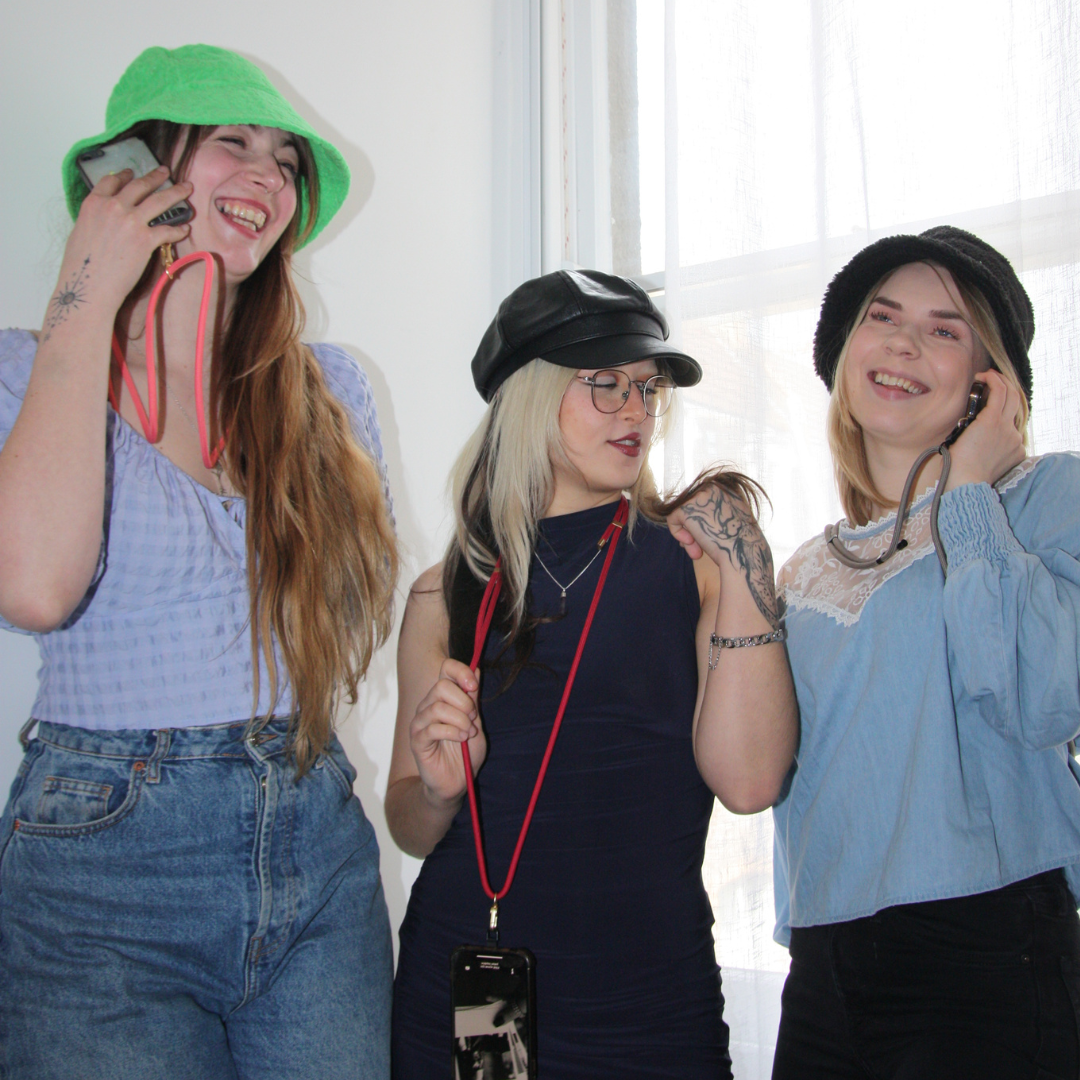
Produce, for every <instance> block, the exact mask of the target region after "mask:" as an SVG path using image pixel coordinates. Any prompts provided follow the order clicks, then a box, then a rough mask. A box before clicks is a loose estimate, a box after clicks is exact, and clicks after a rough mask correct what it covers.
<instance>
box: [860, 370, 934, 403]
mask: <svg viewBox="0 0 1080 1080" xmlns="http://www.w3.org/2000/svg"><path fill="white" fill-rule="evenodd" d="M870 379H871V381H872V382H873V383H874V384H875V385H876V386H884V387H888V388H889V389H890V390H903V391H904V393H905V394H910V395H911V396H912V397H914V396H916V395H918V394H925V393H926V392H927V390H928V389H929V387H926V386H924V385H923V384H922V383H920V382H913V381H912V380H911V379H905V378H904V377H903V376H902V375H890V374H889V373H888V372H887V371H872V372H870Z"/></svg>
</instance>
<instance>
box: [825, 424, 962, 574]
mask: <svg viewBox="0 0 1080 1080" xmlns="http://www.w3.org/2000/svg"><path fill="white" fill-rule="evenodd" d="M955 434H956V435H959V434H960V432H959V431H958V432H956V433H955ZM954 439H955V436H954V438H951V439H947V440H946V441H945V442H943V443H942V444H941V445H940V446H931V447H930V449H929V450H924V451H923V452H922V453H921V454H920V455H919V456H918V457H917V458H916V459H915V464H914V465H912V466H911V471H910V472H909V473H908V474H907V479H906V480H905V481H904V490H903V492H902V493H901V495H900V505H899V506H897V508H896V526H895V527H894V528H893V535H892V542H891V543H890V544H889V546H888V548H887V549H886V550H885V552H884V553H883V554H881V555H879V556H878V557H877V558H876V559H859V558H856V557H855V556H854V555H852V554H851V552H850V551H848V549H847V548H846V547H844V544H843V542H842V541H841V539H840V526H839V524H836V525H827V526H826V527H825V542H826V543H827V544H828V545H829V550H830V551H832V553H833V554H834V555H835V556H836V557H837V558H838V559H839V560H840V561H841V562H842V563H843V564H844V565H845V566H850V567H851V568H852V570H869V569H870V568H871V567H874V566H881V565H882V564H883V563H886V562H888V561H889V560H890V559H891V558H892V557H893V556H894V555H895V554H896V553H897V552H898V551H903V549H904V548H906V547H907V541H906V540H902V539H901V538H900V534H901V533H902V532H903V530H904V520H905V519H906V517H907V511H908V503H909V502H910V500H911V489H912V487H913V486H914V484H915V477H916V476H918V475H919V470H920V469H921V468H922V467H923V462H925V461H926V459H927V458H930V457H933V456H934V454H940V455H941V476H939V477H938V482H937V483H936V484H935V485H934V498H933V501H932V502H931V504H930V536H931V539H932V540H933V541H934V551H935V552H937V557H938V562H939V563H941V572H942V573H943V574H948V572H949V560H948V558H947V557H946V555H945V549H944V547H942V544H941V536H940V535H939V534H938V513H939V511H940V508H941V496H942V493H943V492H944V491H945V485H946V483H947V482H948V479H949V470H950V469H951V468H952V454H951V453H950V452H949V444H950V443H952V442H953V441H954Z"/></svg>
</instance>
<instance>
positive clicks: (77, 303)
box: [42, 255, 90, 341]
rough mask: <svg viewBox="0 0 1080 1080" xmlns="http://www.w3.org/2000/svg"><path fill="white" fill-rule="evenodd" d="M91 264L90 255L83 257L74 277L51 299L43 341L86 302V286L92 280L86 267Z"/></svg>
mask: <svg viewBox="0 0 1080 1080" xmlns="http://www.w3.org/2000/svg"><path fill="white" fill-rule="evenodd" d="M89 265H90V256H89V255H87V256H86V258H85V259H83V262H82V266H80V267H79V269H78V271H77V272H76V273H75V276H74V277H70V278H68V280H67V281H66V282H65V283H64V284H63V285H61V286H60V288H59V289H57V290H56V294H55V295H54V296H53V298H52V299H51V300H50V301H49V310H48V314H47V315H46V316H45V334H44V336H43V337H42V341H48V340H49V338H50V337H51V336H52V332H53V330H55V329H56V327H58V326H59V325H60V324H61V323H62V322H65V321H66V320H67V317H68V316H69V315H70V314H71V313H72V312H73V311H76V310H78V308H80V307H81V306H82V305H83V304H85V303H86V286H87V283H88V282H89V281H90V272H89V271H88V270H87V269H86V268H87V267H88V266H89Z"/></svg>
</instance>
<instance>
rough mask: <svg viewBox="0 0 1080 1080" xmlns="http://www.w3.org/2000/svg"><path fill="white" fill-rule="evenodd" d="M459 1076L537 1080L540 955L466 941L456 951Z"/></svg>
mask: <svg viewBox="0 0 1080 1080" xmlns="http://www.w3.org/2000/svg"><path fill="white" fill-rule="evenodd" d="M450 1004H451V1008H452V1010H453V1017H452V1019H453V1032H454V1039H453V1050H452V1053H453V1077H454V1080H488V1078H489V1077H499V1078H505V1080H535V1077H536V1075H537V1073H536V960H535V959H534V958H533V954H532V953H531V952H529V950H528V949H499V948H490V947H485V946H473V945H462V946H460V947H459V948H457V949H455V950H454V951H453V953H452V954H451V956H450Z"/></svg>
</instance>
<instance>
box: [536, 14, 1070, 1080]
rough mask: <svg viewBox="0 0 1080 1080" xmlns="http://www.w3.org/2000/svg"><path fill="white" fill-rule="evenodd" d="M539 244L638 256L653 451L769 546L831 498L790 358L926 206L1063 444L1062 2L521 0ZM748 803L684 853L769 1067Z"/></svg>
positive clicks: (768, 915)
mask: <svg viewBox="0 0 1080 1080" xmlns="http://www.w3.org/2000/svg"><path fill="white" fill-rule="evenodd" d="M542 41H543V80H542V94H543V144H542V161H543V169H544V184H543V223H544V224H543V232H544V240H543V256H544V269H545V270H550V269H554V268H556V267H558V266H573V265H576V266H590V265H591V266H595V267H597V268H599V269H608V270H614V271H615V272H616V273H623V274H629V275H632V276H635V277H637V278H638V279H639V280H641V281H642V282H643V283H644V284H646V286H647V287H649V288H650V289H651V290H652V291H654V293H655V295H656V298H657V300H658V302H659V303H660V304H661V305H662V306H664V307H665V308H666V311H667V315H668V319H669V321H670V323H671V331H672V337H673V338H674V339H675V341H677V342H679V343H680V344H681V347H682V348H684V349H686V350H688V351H689V352H691V353H692V354H693V355H695V356H696V357H697V358H698V359H699V360H700V361H701V363H702V365H703V366H704V368H705V378H704V380H703V381H702V383H701V384H700V386H699V387H696V388H694V389H692V390H689V391H685V392H683V394H682V406H683V408H682V420H681V424H680V427H679V429H678V430H677V431H676V432H675V433H674V435H673V438H672V439H671V440H669V443H668V446H667V448H666V452H665V455H664V461H663V463H662V466H661V468H662V470H663V476H664V480H665V483H666V484H667V485H669V486H671V485H675V484H677V483H678V482H679V480H680V479H685V478H689V477H690V476H692V475H693V474H694V473H695V472H696V471H697V470H698V469H699V468H701V467H702V466H704V465H707V464H710V463H712V462H715V461H720V460H722V461H731V462H734V463H735V464H736V465H738V466H739V467H740V468H743V469H745V470H747V471H748V472H750V473H751V475H753V476H755V477H757V478H758V479H760V480H761V481H762V483H763V484H764V485H765V487H766V489H767V491H768V492H769V495H770V497H771V498H772V502H773V510H772V513H771V516H769V517H768V519H767V528H766V531H767V533H768V536H769V539H770V542H771V544H772V548H773V554H774V556H775V558H776V562H777V565H778V566H779V565H780V563H782V562H783V561H784V560H785V559H786V558H787V557H788V556H789V555H790V554H791V552H792V551H793V550H794V549H795V547H797V546H798V544H800V543H801V542H802V541H803V540H805V539H806V538H807V537H809V536H810V535H812V534H813V533H815V532H817V531H818V530H820V529H821V528H822V527H823V526H824V525H825V524H826V523H827V522H829V521H832V520H835V519H836V518H838V517H839V516H840V510H839V507H838V504H837V500H836V497H835V493H834V490H833V484H832V473H831V465H830V461H829V456H828V452H827V448H826V444H825V437H824V429H825V423H824V421H825V408H826V401H827V399H826V394H825V390H824V388H823V387H822V386H821V384H820V383H819V382H818V380H817V378H816V376H815V375H814V373H813V368H812V365H811V339H812V335H813V329H814V325H815V321H816V317H817V311H818V307H819V304H820V301H821V296H822V293H823V291H824V288H825V285H826V284H827V283H828V281H829V279H830V277H831V276H832V274H834V273H835V272H836V270H837V269H839V267H840V266H842V265H843V264H844V262H846V261H847V259H848V258H849V257H850V256H851V255H852V254H854V253H855V252H856V251H857V250H859V249H860V248H862V247H863V246H865V245H866V244H867V243H869V242H870V241H872V240H874V239H876V238H878V237H880V236H886V235H889V234H892V233H897V232H918V231H921V230H922V229H925V228H928V227H929V226H931V225H935V224H940V223H950V224H954V225H958V226H961V227H963V228H967V229H969V230H971V231H973V232H975V233H977V234H979V235H980V236H982V237H983V238H985V239H986V240H988V241H989V242H990V243H992V244H994V245H995V246H996V247H998V248H999V249H1000V250H1001V251H1003V252H1004V253H1005V254H1006V255H1007V256H1008V257H1009V258H1010V259H1011V260H1012V262H1013V265H1014V266H1015V267H1016V268H1017V270H1018V272H1019V273H1020V276H1021V278H1022V280H1023V282H1024V285H1025V287H1026V288H1027V290H1028V292H1029V293H1030V294H1031V298H1032V301H1033V303H1034V306H1035V312H1036V327H1037V329H1036V335H1035V345H1034V349H1033V352H1032V360H1033V368H1034V380H1035V392H1034V411H1033V417H1032V424H1031V445H1032V450H1033V452H1035V453H1045V452H1047V451H1050V450H1057V449H1080V407H1078V406H1080V366H1078V365H1077V363H1076V351H1075V345H1074V342H1075V341H1076V338H1077V329H1078V327H1077V320H1078V318H1080V303H1078V299H1080V297H1078V295H1077V293H1078V285H1077V264H1078V263H1080V14H1074V11H1073V5H1072V4H1071V3H1070V0H977V2H967V0H906V2H905V3H904V4H903V5H899V6H898V5H884V4H870V3H865V2H860V0H771V2H770V3H760V2H759V0H637V2H636V3H635V2H634V0H606V2H605V0H545V2H544V6H543V10H542ZM771 856H772V822H771V820H770V816H769V815H768V814H762V815H758V816H756V817H752V818H735V817H733V816H732V815H729V814H727V813H725V812H724V811H723V810H722V809H719V808H718V809H717V811H716V814H715V815H714V818H713V823H712V829H711V832H710V835H709V841H708V851H707V856H706V868H705V878H706V884H707V886H708V888H709V891H710V894H711V896H712V900H713V907H714V911H715V915H716V931H715V933H716V942H717V951H718V955H719V958H720V962H721V965H722V967H723V969H724V985H725V994H726V996H727V999H728V1019H729V1022H730V1024H731V1027H732V1040H733V1056H734V1058H735V1064H736V1070H737V1076H739V1077H740V1078H745V1077H768V1075H769V1070H770V1065H771V1060H772V1050H773V1045H774V1042H775V1031H776V1022H777V1018H778V1015H779V991H780V987H781V985H782V981H783V976H784V972H785V971H786V968H787V953H786V951H785V950H783V949H781V948H780V947H779V946H777V945H775V944H774V943H773V942H772V940H771V933H772V922H773V909H772V877H771Z"/></svg>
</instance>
